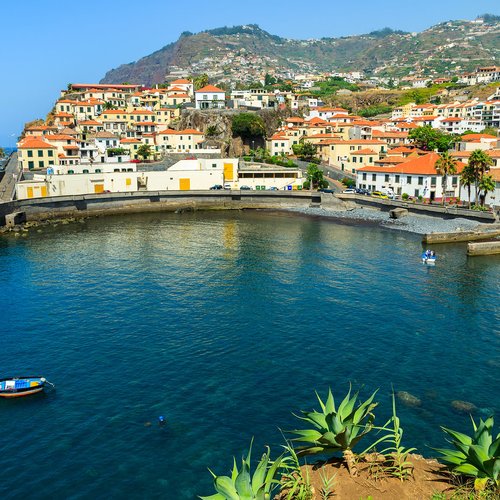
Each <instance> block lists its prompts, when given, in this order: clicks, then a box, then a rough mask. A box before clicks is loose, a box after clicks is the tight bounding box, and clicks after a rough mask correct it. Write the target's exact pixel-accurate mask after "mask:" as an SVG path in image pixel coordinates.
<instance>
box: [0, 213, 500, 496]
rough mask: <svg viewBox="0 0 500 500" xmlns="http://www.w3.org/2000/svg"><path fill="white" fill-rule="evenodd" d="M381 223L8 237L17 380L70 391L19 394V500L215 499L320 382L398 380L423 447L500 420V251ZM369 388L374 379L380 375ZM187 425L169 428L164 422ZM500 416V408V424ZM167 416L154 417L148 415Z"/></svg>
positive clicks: (6, 285) (4, 283)
mask: <svg viewBox="0 0 500 500" xmlns="http://www.w3.org/2000/svg"><path fill="white" fill-rule="evenodd" d="M420 253H421V244H420V237H418V236H416V235H411V234H405V233H399V232H392V231H389V230H381V229H379V228H376V227H371V226H349V225H340V224H336V223H334V222H332V221H325V220H314V219H309V218H305V217H300V216H299V217H298V216H295V215H294V216H291V215H284V214H271V213H265V212H242V213H236V212H222V213H194V214H183V215H175V214H161V215H159V214H142V215H137V216H127V217H121V218H120V217H109V218H103V219H95V220H88V221H86V222H85V223H84V224H73V225H59V226H58V227H57V228H44V229H43V232H42V233H36V232H33V234H30V235H29V236H28V237H26V238H22V237H20V238H16V239H14V238H4V239H0V296H1V299H2V316H1V319H0V339H1V346H0V372H1V373H2V374H4V375H12V374H35V375H36V374H41V375H44V376H46V377H47V378H48V379H49V380H51V381H52V382H54V383H55V384H56V386H57V390H56V391H55V392H52V393H47V394H45V395H41V396H32V397H30V398H25V399H24V400H15V401H6V400H0V426H1V429H2V438H1V440H0V470H1V471H2V481H1V482H0V498H16V499H17V498H19V499H21V498H26V497H30V498H85V499H87V498H88V499H90V498H169V499H170V498H171V499H184V498H186V499H191V498H195V496H196V495H197V494H211V493H212V492H213V490H212V487H211V476H210V474H209V472H208V471H207V467H210V468H211V469H212V470H214V471H216V472H217V473H227V472H228V471H229V468H230V467H231V463H232V456H233V455H236V456H240V455H241V453H242V452H243V451H245V450H246V449H247V447H248V444H249V442H250V439H251V437H252V436H255V445H254V446H255V448H254V449H255V455H256V456H258V455H260V453H261V451H262V449H263V445H264V444H270V445H271V446H272V449H273V451H274V453H273V454H274V455H276V454H278V452H279V445H280V444H281V443H282V442H283V439H282V437H281V435H280V432H279V430H278V427H279V428H282V429H290V428H294V427H295V426H296V421H295V418H294V417H293V416H292V415H291V412H292V411H294V412H298V411H299V410H300V409H311V408H313V407H317V403H316V401H315V396H314V389H317V390H318V391H319V392H320V393H323V394H324V393H325V392H326V391H327V389H328V387H329V386H331V387H332V388H333V390H334V392H335V393H336V394H339V396H340V395H341V394H343V393H344V392H345V391H346V390H347V388H348V384H349V381H351V382H352V383H353V385H354V387H356V388H360V387H362V393H363V394H368V393H369V392H371V391H373V390H375V389H376V388H380V391H379V397H378V399H379V401H380V406H379V408H378V409H377V411H376V414H377V421H378V422H379V423H382V422H383V421H385V419H386V418H387V417H388V415H389V412H390V391H391V383H392V384H394V385H395V389H396V390H398V391H408V392H410V393H411V394H413V395H415V396H416V397H418V398H420V399H421V400H422V405H421V406H420V407H418V408H411V407H406V406H404V405H402V404H400V405H399V414H400V417H401V419H402V423H403V425H404V427H405V438H406V444H407V445H408V446H417V447H418V448H419V451H420V452H421V453H422V454H424V455H428V456H429V455H431V454H432V451H431V450H429V449H428V448H427V446H428V445H432V446H441V445H442V444H443V438H442V436H441V432H440V430H439V425H447V426H451V427H453V428H456V429H459V430H468V426H469V424H468V422H467V420H468V417H467V416H465V415H461V414H458V413H455V412H454V411H453V409H452V408H451V405H450V403H451V401H452V400H466V401H470V402H472V403H473V404H475V405H476V406H477V407H478V411H477V415H478V416H486V415H487V414H489V413H490V412H496V415H497V417H499V412H498V410H499V406H500V403H499V398H498V378H499V377H498V376H499V373H500V351H499V344H500V335H499V334H500V330H499V325H500V311H499V301H498V298H499V289H498V284H499V283H500V259H499V258H498V257H492V258H483V257H481V258H474V259H472V258H467V257H466V255H465V247H464V246H463V245H453V246H443V247H439V262H438V265H437V266H436V267H435V268H432V269H431V268H427V267H425V266H423V265H422V264H421V262H420V259H419V257H420ZM363 386H364V387H363ZM159 415H165V417H166V418H167V420H168V425H167V426H165V427H163V428H160V427H159V426H158V425H157V417H158V416H159ZM497 419H498V418H497ZM149 423H151V424H152V425H149Z"/></svg>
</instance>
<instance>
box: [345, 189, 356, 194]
mask: <svg viewBox="0 0 500 500" xmlns="http://www.w3.org/2000/svg"><path fill="white" fill-rule="evenodd" d="M342 192H343V193H345V194H356V190H355V189H354V188H347V189H344V190H343V191H342Z"/></svg>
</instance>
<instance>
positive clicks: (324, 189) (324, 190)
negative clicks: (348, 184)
mask: <svg viewBox="0 0 500 500" xmlns="http://www.w3.org/2000/svg"><path fill="white" fill-rule="evenodd" d="M318 191H319V192H320V193H335V191H334V190H333V189H328V188H322V189H318Z"/></svg>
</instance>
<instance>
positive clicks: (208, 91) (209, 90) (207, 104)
mask: <svg viewBox="0 0 500 500" xmlns="http://www.w3.org/2000/svg"><path fill="white" fill-rule="evenodd" d="M194 94H195V103H196V104H195V106H196V109H220V108H224V107H225V106H226V93H225V92H224V90H222V89H219V88H217V87H214V86H213V85H207V86H206V87H202V88H201V89H199V90H197V91H196V92H195V93H194Z"/></svg>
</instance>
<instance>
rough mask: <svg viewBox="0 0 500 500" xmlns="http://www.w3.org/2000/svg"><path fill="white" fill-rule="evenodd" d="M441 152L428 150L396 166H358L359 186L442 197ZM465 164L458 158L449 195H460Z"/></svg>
mask: <svg viewBox="0 0 500 500" xmlns="http://www.w3.org/2000/svg"><path fill="white" fill-rule="evenodd" d="M439 158H440V155H439V154H438V153H429V154H426V155H424V156H419V157H417V158H414V159H412V160H409V161H406V162H404V163H400V164H399V165H396V166H387V167H385V166H381V167H378V166H366V167H361V168H359V169H358V170H357V172H356V174H357V178H356V186H357V187H359V188H363V189H369V190H370V191H382V192H384V191H393V192H394V193H395V194H397V195H402V194H403V193H406V194H408V195H409V196H410V197H415V198H418V197H420V196H422V197H423V198H424V199H427V200H431V201H434V200H441V199H442V198H443V187H444V186H443V185H442V180H443V179H442V177H441V176H440V175H439V174H438V173H437V171H436V161H437V160H438V159H439ZM463 167H464V164H463V163H462V162H457V172H456V173H455V174H453V175H449V176H448V177H447V185H446V187H445V191H446V197H447V198H451V197H458V196H460V182H459V177H460V172H461V171H462V169H463Z"/></svg>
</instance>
